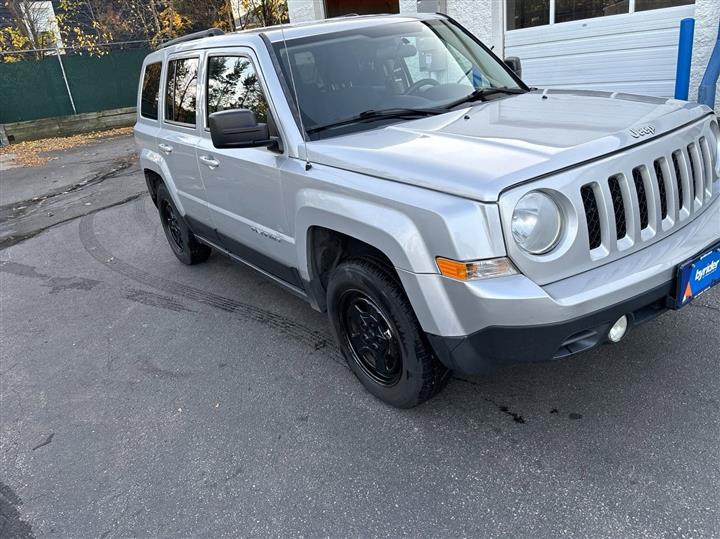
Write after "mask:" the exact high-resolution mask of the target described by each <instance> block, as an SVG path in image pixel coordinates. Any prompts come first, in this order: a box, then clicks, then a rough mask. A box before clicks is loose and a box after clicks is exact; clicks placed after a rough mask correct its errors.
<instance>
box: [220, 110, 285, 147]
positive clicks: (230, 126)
mask: <svg viewBox="0 0 720 539" xmlns="http://www.w3.org/2000/svg"><path fill="white" fill-rule="evenodd" d="M208 120H209V124H210V137H211V138H212V142H213V146H215V147H216V148H258V147H264V146H270V145H271V144H272V143H273V141H272V140H270V133H269V130H268V126H267V124H259V123H258V122H257V120H256V119H255V113H254V112H253V111H251V110H248V109H230V110H223V111H221V112H213V113H212V114H211V115H210V117H209V118H208Z"/></svg>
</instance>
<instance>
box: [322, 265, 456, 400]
mask: <svg viewBox="0 0 720 539" xmlns="http://www.w3.org/2000/svg"><path fill="white" fill-rule="evenodd" d="M327 305H328V314H329V317H330V323H331V325H332V329H333V332H334V334H335V338H336V340H337V342H338V344H339V346H340V349H341V351H342V353H343V355H344V356H345V360H346V361H347V363H348V365H349V366H350V369H351V370H352V371H353V373H355V375H356V376H357V377H358V379H359V380H360V382H362V384H363V385H364V386H365V388H366V389H367V390H368V391H369V392H370V393H372V394H373V395H375V396H376V397H377V398H379V399H380V400H382V401H383V402H386V403H388V404H390V405H392V406H396V407H398V408H412V407H413V406H417V405H418V404H421V403H422V402H425V401H426V400H428V399H430V398H432V397H433V396H435V395H436V394H437V393H438V392H439V391H440V390H441V389H442V388H443V387H444V386H445V383H446V382H447V380H448V378H449V375H450V371H448V370H447V369H446V368H445V367H444V366H443V365H442V364H441V363H440V361H439V360H438V359H437V358H436V357H435V354H434V353H433V351H432V349H431V348H430V345H429V344H428V342H427V339H426V337H425V334H424V333H423V331H422V329H421V328H420V324H419V323H418V321H417V318H416V317H415V313H414V312H413V309H412V307H411V305H410V302H409V301H408V299H407V297H406V296H405V292H404V291H403V289H402V286H401V285H400V283H399V281H398V279H397V277H396V276H395V275H394V274H393V273H392V271H390V270H388V269H386V268H385V266H384V265H382V264H381V263H378V262H375V261H370V260H367V259H364V260H359V259H351V260H347V261H345V262H343V263H341V264H340V265H338V267H337V268H335V270H334V271H333V272H332V274H331V276H330V280H329V283H328V290H327Z"/></svg>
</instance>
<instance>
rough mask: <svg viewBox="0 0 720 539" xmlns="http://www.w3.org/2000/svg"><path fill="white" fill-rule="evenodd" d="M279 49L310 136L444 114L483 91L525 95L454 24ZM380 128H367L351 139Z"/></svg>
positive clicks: (346, 34) (334, 37)
mask: <svg viewBox="0 0 720 539" xmlns="http://www.w3.org/2000/svg"><path fill="white" fill-rule="evenodd" d="M274 48H275V52H276V54H277V55H278V57H279V58H280V59H281V65H282V69H283V72H284V75H285V80H286V81H287V83H288V86H290V87H291V88H292V82H293V80H294V83H295V87H296V89H297V95H298V101H299V109H300V113H301V114H302V119H303V124H304V127H305V130H306V132H312V131H313V128H317V127H318V126H328V125H331V124H333V123H335V122H342V121H344V120H348V119H351V118H355V117H358V116H359V115H360V114H361V113H363V112H367V111H384V110H388V109H436V108H438V107H442V106H443V105H448V104H451V103H453V102H457V101H458V100H461V99H462V98H464V97H466V96H468V95H470V94H472V93H473V92H474V91H476V90H483V89H489V88H509V89H521V86H519V85H518V83H517V82H516V80H515V79H514V78H513V76H511V75H510V73H509V71H508V70H507V69H506V67H505V66H504V65H502V64H501V63H499V62H498V61H497V60H496V59H495V58H494V57H493V56H492V55H491V54H490V53H489V52H488V51H487V50H486V49H485V48H484V47H482V46H481V45H480V44H478V43H477V42H476V41H474V40H473V39H472V38H471V37H470V36H468V35H467V34H466V33H465V32H464V31H463V30H462V29H461V28H459V27H458V26H457V25H455V24H453V23H452V22H450V21H447V20H427V21H419V20H418V21H399V22H391V23H388V24H382V25H378V26H371V27H367V28H361V29H355V30H351V31H343V32H336V33H330V34H322V35H317V36H311V37H306V38H298V39H292V40H288V41H287V48H286V45H285V43H283V42H282V41H279V42H277V43H274ZM288 58H289V59H290V62H289V64H290V66H291V67H292V79H291V77H290V73H289V72H288ZM291 92H292V89H291ZM293 100H294V99H293ZM382 120H383V121H385V122H387V121H392V119H391V118H389V117H384V118H382ZM394 121H397V119H395V120H394ZM376 126H377V124H374V123H373V124H371V123H368V122H361V123H358V124H355V125H351V126H345V127H344V128H343V132H346V130H348V129H350V130H355V131H357V130H361V129H370V128H373V127H376ZM329 134H330V133H326V132H324V133H323V134H322V136H327V135H329ZM331 134H333V135H335V134H339V133H337V132H333V133H331ZM318 135H319V134H318ZM318 135H316V136H313V137H312V138H317V136H318Z"/></svg>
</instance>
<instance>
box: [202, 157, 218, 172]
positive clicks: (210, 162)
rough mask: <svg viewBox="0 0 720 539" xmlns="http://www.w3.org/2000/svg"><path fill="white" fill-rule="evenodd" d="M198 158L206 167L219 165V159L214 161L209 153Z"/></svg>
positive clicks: (211, 167)
mask: <svg viewBox="0 0 720 539" xmlns="http://www.w3.org/2000/svg"><path fill="white" fill-rule="evenodd" d="M199 159H200V162H201V163H202V164H203V165H207V167H208V168H210V170H212V169H215V168H218V167H219V166H220V161H216V160H215V159H213V158H212V157H210V156H209V155H201V156H200V157H199Z"/></svg>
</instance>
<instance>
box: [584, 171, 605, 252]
mask: <svg viewBox="0 0 720 539" xmlns="http://www.w3.org/2000/svg"><path fill="white" fill-rule="evenodd" d="M580 194H581V195H582V200H583V205H584V206H585V218H586V221H587V227H588V237H589V240H590V249H596V248H598V247H600V245H601V244H602V232H601V230H600V211H599V210H598V205H597V200H595V191H593V188H592V186H591V185H585V186H583V188H582V189H581V190H580Z"/></svg>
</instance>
